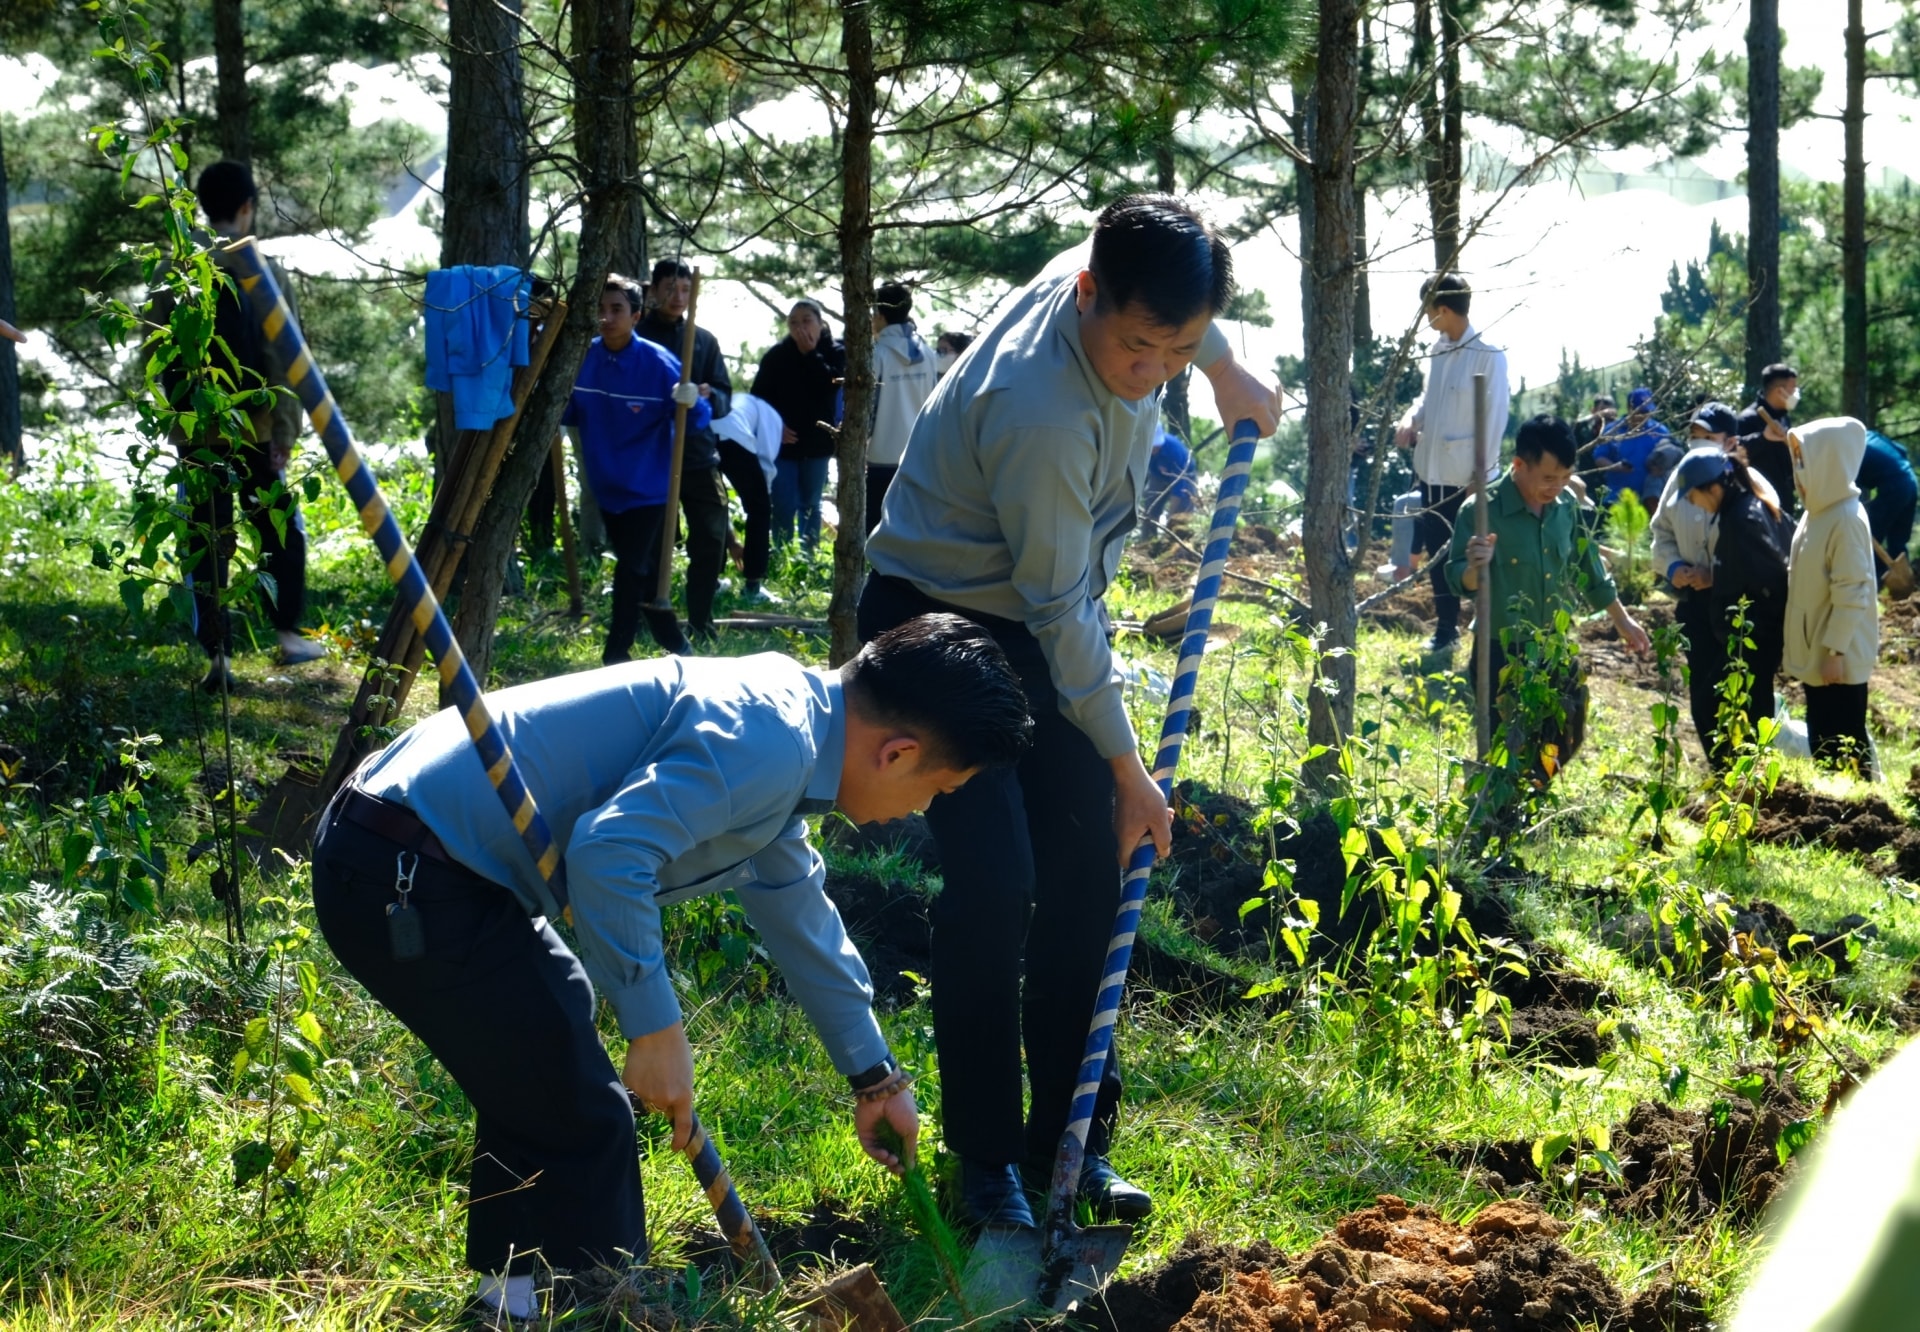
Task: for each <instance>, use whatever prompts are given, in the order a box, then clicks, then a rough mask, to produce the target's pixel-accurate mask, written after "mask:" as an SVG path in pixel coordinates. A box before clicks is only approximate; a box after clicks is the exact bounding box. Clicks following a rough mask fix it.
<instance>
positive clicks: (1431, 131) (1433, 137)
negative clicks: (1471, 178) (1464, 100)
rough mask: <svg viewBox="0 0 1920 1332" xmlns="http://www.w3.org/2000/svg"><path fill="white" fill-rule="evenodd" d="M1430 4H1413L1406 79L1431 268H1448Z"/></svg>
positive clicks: (1442, 149)
mask: <svg viewBox="0 0 1920 1332" xmlns="http://www.w3.org/2000/svg"><path fill="white" fill-rule="evenodd" d="M1434 49H1435V43H1434V37H1433V0H1414V4H1413V37H1412V42H1411V45H1410V47H1409V50H1408V55H1407V77H1408V79H1409V80H1410V81H1411V82H1412V83H1413V85H1414V87H1415V88H1417V89H1418V96H1417V98H1416V102H1417V104H1418V106H1419V110H1420V145H1421V160H1422V164H1423V166H1424V167H1425V170H1426V176H1427V222H1428V226H1429V227H1431V229H1432V231H1433V266H1434V268H1435V270H1436V271H1437V270H1439V269H1443V268H1445V267H1446V266H1447V261H1448V259H1449V258H1450V257H1451V255H1452V253H1453V249H1452V246H1451V244H1449V243H1445V242H1443V241H1442V239H1441V232H1442V230H1443V228H1442V226H1441V212H1440V198H1441V194H1442V186H1441V179H1442V177H1443V176H1444V175H1445V170H1444V165H1443V162H1444V158H1445V156H1446V145H1445V136H1444V134H1443V133H1442V132H1441V126H1440V65H1439V62H1438V61H1436V60H1435V59H1434Z"/></svg>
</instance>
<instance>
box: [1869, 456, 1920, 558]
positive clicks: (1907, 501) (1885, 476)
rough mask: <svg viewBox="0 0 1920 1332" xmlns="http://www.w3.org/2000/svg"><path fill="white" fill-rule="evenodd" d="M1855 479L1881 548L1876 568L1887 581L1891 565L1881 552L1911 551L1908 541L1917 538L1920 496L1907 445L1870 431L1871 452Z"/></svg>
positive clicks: (1876, 554)
mask: <svg viewBox="0 0 1920 1332" xmlns="http://www.w3.org/2000/svg"><path fill="white" fill-rule="evenodd" d="M1853 482H1854V484H1855V485H1857V486H1859V487H1860V493H1861V495H1863V496H1865V498H1866V507H1867V526H1868V527H1869V528H1871V529H1872V531H1873V540H1874V543H1875V544H1876V545H1877V546H1878V547H1879V550H1876V551H1875V552H1874V560H1875V567H1876V568H1877V569H1878V570H1879V572H1880V578H1881V579H1882V580H1884V579H1885V578H1886V576H1887V569H1888V567H1889V566H1888V565H1887V564H1886V563H1885V562H1882V561H1881V560H1880V553H1879V552H1880V551H1885V552H1886V553H1887V557H1888V559H1890V560H1898V559H1899V558H1900V557H1901V556H1902V555H1905V554H1906V553H1907V544H1908V543H1909V542H1910V541H1912V540H1913V511H1914V502H1915V500H1916V499H1920V485H1916V483H1915V481H1914V475H1913V463H1912V462H1911V461H1910V460H1909V459H1908V457H1907V450H1906V446H1905V445H1903V444H1900V443H1898V442H1896V441H1894V440H1891V439H1888V438H1887V437H1886V436H1885V435H1883V434H1881V433H1880V432H1879V431H1877V430H1869V431H1868V432H1867V451H1866V454H1865V455H1864V456H1863V457H1862V458H1861V459H1860V471H1859V474H1858V475H1856V476H1855V477H1854V478H1853Z"/></svg>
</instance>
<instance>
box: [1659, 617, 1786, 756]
mask: <svg viewBox="0 0 1920 1332" xmlns="http://www.w3.org/2000/svg"><path fill="white" fill-rule="evenodd" d="M1769 609H1771V610H1773V611H1775V612H1778V611H1779V610H1780V609H1781V603H1780V602H1778V601H1773V602H1771V607H1769V606H1767V605H1764V604H1763V605H1760V606H1757V607H1754V608H1751V609H1749V611H1748V612H1747V614H1748V618H1749V620H1752V619H1753V618H1754V617H1755V616H1757V615H1763V614H1766V613H1767V611H1768V610H1769ZM1674 618H1675V619H1676V620H1677V621H1679V624H1680V628H1681V630H1682V631H1684V632H1685V634H1686V636H1687V703H1688V706H1689V710H1690V711H1691V712H1692V713H1693V729H1694V731H1695V732H1697V733H1698V734H1699V736H1700V748H1701V750H1702V751H1703V752H1705V754H1706V756H1707V764H1708V766H1710V767H1715V768H1719V767H1724V766H1725V765H1726V764H1727V762H1728V761H1729V760H1730V759H1731V757H1732V756H1731V755H1730V754H1728V753H1727V752H1726V747H1725V746H1724V745H1723V744H1722V743H1721V741H1720V735H1719V731H1720V684H1721V682H1722V681H1723V680H1725V679H1726V678H1727V676H1728V675H1730V674H1731V673H1732V671H1733V668H1734V666H1735V664H1736V662H1738V663H1740V664H1744V665H1745V667H1746V669H1747V670H1748V671H1749V672H1751V673H1752V675H1753V682H1752V685H1751V687H1750V688H1749V690H1748V693H1747V706H1746V708H1745V709H1744V711H1745V712H1746V715H1747V735H1748V737H1749V738H1750V739H1751V738H1755V737H1757V736H1758V734H1759V726H1760V719H1761V718H1762V717H1771V716H1773V679H1774V677H1775V676H1776V675H1778V674H1779V673H1780V654H1781V649H1782V642H1781V636H1780V629H1779V627H1778V626H1777V625H1760V624H1753V625H1751V626H1750V628H1749V632H1748V635H1747V636H1748V637H1749V638H1751V639H1752V640H1753V647H1752V648H1751V649H1748V648H1742V649H1740V656H1739V657H1738V658H1736V657H1734V656H1732V655H1730V654H1729V652H1728V650H1727V643H1728V640H1729V639H1731V638H1732V636H1733V635H1732V632H1731V631H1730V630H1726V629H1725V628H1724V625H1721V624H1720V623H1719V621H1720V617H1719V615H1718V613H1717V612H1716V611H1715V609H1714V607H1713V605H1712V603H1710V602H1708V601H1707V600H1706V599H1705V598H1702V597H1698V596H1692V595H1688V596H1685V597H1682V598H1681V600H1680V603H1679V605H1678V606H1677V607H1676V609H1675V613H1674ZM1773 618H1774V619H1778V618H1779V617H1778V615H1777V614H1776V615H1774V616H1773ZM1717 626H1718V627H1717Z"/></svg>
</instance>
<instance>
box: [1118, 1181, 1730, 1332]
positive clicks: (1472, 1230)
mask: <svg viewBox="0 0 1920 1332" xmlns="http://www.w3.org/2000/svg"><path fill="white" fill-rule="evenodd" d="M1561 1229H1562V1227H1561V1225H1560V1223H1559V1222H1558V1221H1556V1220H1554V1219H1553V1218H1552V1217H1551V1216H1548V1215H1547V1214H1546V1213H1545V1212H1543V1211H1542V1210H1540V1208H1538V1207H1537V1206H1535V1205H1534V1204H1532V1203H1528V1202H1514V1201H1509V1202H1499V1203H1495V1204H1494V1205H1493V1206H1491V1207H1489V1208H1487V1209H1486V1210H1485V1211H1483V1212H1481V1213H1480V1215H1478V1216H1477V1217H1475V1218H1474V1219H1473V1220H1472V1221H1471V1222H1469V1223H1468V1224H1467V1225H1465V1226H1456V1225H1454V1224H1452V1223H1451V1222H1449V1221H1446V1220H1445V1219H1443V1218H1442V1217H1441V1216H1440V1214H1439V1213H1438V1212H1436V1211H1434V1210H1433V1209H1432V1208H1430V1207H1424V1206H1420V1205H1416V1204H1410V1203H1407V1202H1405V1201H1404V1200H1402V1199H1400V1198H1396V1197H1393V1196H1391V1195H1382V1196H1381V1198H1380V1199H1379V1201H1378V1202H1377V1203H1376V1204H1375V1205H1374V1206H1372V1207H1368V1208H1363V1209H1362V1210H1360V1211H1357V1212H1354V1213H1352V1214H1350V1215H1348V1216H1346V1217H1344V1218H1343V1219H1341V1220H1340V1221H1339V1222H1338V1223H1337V1224H1336V1225H1335V1226H1334V1228H1333V1230H1332V1231H1331V1232H1330V1233H1329V1234H1328V1235H1327V1236H1326V1237H1325V1238H1323V1239H1322V1240H1321V1241H1320V1242H1319V1243H1318V1244H1316V1245H1314V1247H1313V1248H1312V1249H1310V1250H1308V1252H1307V1253H1306V1254H1305V1255H1303V1256H1302V1257H1300V1258H1299V1259H1297V1260H1293V1261H1286V1260H1284V1259H1280V1260H1276V1258H1275V1255H1274V1254H1273V1251H1272V1248H1271V1246H1269V1245H1258V1246H1255V1247H1253V1248H1249V1249H1242V1250H1233V1249H1224V1250H1223V1249H1220V1248H1218V1247H1214V1246H1204V1245H1197V1244H1195V1243H1194V1242H1192V1241H1189V1243H1188V1244H1187V1245H1185V1246H1183V1247H1182V1248H1181V1249H1180V1251H1179V1252H1177V1253H1176V1254H1175V1255H1174V1259H1173V1261H1172V1262H1171V1263H1169V1264H1168V1266H1167V1267H1166V1268H1163V1269H1161V1270H1160V1271H1158V1272H1152V1273H1148V1274H1146V1275H1144V1276H1142V1277H1136V1278H1131V1279H1129V1280H1126V1281H1120V1282H1116V1283H1114V1285H1113V1286H1112V1287H1111V1288H1110V1289H1109V1290H1108V1292H1107V1296H1106V1300H1105V1303H1104V1306H1103V1307H1101V1308H1098V1309H1096V1310H1094V1311H1093V1313H1092V1315H1091V1316H1090V1318H1089V1320H1088V1321H1089V1322H1091V1323H1092V1324H1094V1325H1097V1326H1100V1327H1110V1328H1113V1329H1115V1332H1362V1330H1363V1329H1364V1330H1367V1332H1371V1330H1372V1329H1391V1330H1393V1332H1442V1329H1460V1330H1461V1332H1467V1330H1468V1329H1471V1330H1472V1332H1509V1330H1511V1332H1522V1330H1526V1329H1540V1330H1541V1332H1547V1330H1548V1329H1567V1330H1568V1332H1572V1329H1575V1328H1579V1327H1586V1326H1592V1325H1595V1324H1600V1325H1608V1324H1615V1325H1617V1324H1618V1322H1619V1321H1621V1320H1623V1319H1624V1320H1626V1321H1627V1322H1628V1325H1629V1326H1631V1327H1634V1328H1640V1327H1645V1328H1647V1329H1650V1330H1651V1329H1654V1328H1681V1327H1685V1328H1695V1327H1704V1324H1703V1323H1681V1322H1678V1321H1676V1320H1674V1319H1672V1318H1668V1317H1663V1314H1664V1313H1665V1312H1666V1311H1668V1310H1671V1309H1672V1308H1673V1307H1674V1306H1675V1305H1676V1303H1678V1302H1677V1301H1675V1300H1674V1298H1673V1296H1672V1293H1671V1292H1672V1288H1671V1287H1667V1288H1665V1289H1660V1290H1655V1289H1650V1290H1649V1292H1648V1293H1647V1295H1649V1296H1651V1299H1648V1298H1647V1297H1646V1296H1643V1297H1641V1298H1636V1299H1635V1300H1633V1301H1628V1300H1626V1299H1624V1298H1623V1297H1622V1296H1621V1294H1620V1292H1619V1290H1617V1289H1616V1288H1615V1287H1614V1285H1613V1283H1612V1282H1610V1281H1608V1280H1607V1278H1606V1276H1605V1274H1603V1273H1602V1272H1601V1271H1600V1269H1599V1268H1597V1267H1595V1266H1594V1265H1593V1264H1592V1263H1591V1262H1588V1261H1587V1260H1586V1259H1584V1258H1580V1257H1578V1256H1576V1255H1575V1254H1573V1253H1571V1252H1570V1251H1569V1250H1567V1249H1566V1248H1565V1247H1564V1246H1563V1245H1562V1244H1561V1243H1560V1242H1559V1239H1558V1236H1559V1235H1560V1233H1561ZM1189 1290H1193V1291H1194V1292H1195V1293H1194V1294H1193V1295H1192V1297H1191V1299H1189V1298H1187V1292H1188V1291H1189ZM1643 1306H1644V1307H1643Z"/></svg>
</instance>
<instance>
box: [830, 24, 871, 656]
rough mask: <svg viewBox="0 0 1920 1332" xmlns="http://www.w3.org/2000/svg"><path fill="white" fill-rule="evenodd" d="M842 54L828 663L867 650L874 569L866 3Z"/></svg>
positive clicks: (847, 31)
mask: <svg viewBox="0 0 1920 1332" xmlns="http://www.w3.org/2000/svg"><path fill="white" fill-rule="evenodd" d="M840 51H841V55H842V56H843V57H844V58H845V60H846V62H847V123H846V128H845V129H844V131H843V132H842V134H841V136H840V278H841V300H842V302H843V303H844V304H845V307H846V321H847V327H846V348H847V384H846V412H845V415H843V416H842V417H841V422H840V438H839V444H838V447H837V448H836V449H835V452H834V458H835V460H836V462H837V464H838V467H839V472H840V487H839V490H838V491H837V492H836V493H835V496H834V504H835V506H836V507H837V508H838V509H839V511H840V523H839V527H838V529H837V530H836V531H835V532H834V537H833V597H832V599H831V600H830V601H829V603H828V606H827V626H828V632H829V634H830V636H831V644H830V647H829V651H828V660H830V661H831V662H832V663H833V664H834V665H836V666H838V665H839V664H840V663H842V662H844V661H846V660H848V659H849V658H851V657H852V656H853V655H854V654H855V653H857V652H859V650H860V634H859V631H858V629H857V627H856V624H855V612H856V610H857V609H858V606H859V600H860V586H861V584H862V582H863V581H864V580H865V577H866V568H867V437H868V435H869V433H870V427H871V426H872V423H873V392H874V385H873V117H874V102H875V99H876V96H877V91H878V86H879V79H878V76H877V75H876V74H875V72H874V66H873V20H872V11H871V9H870V8H869V6H868V4H867V0H840Z"/></svg>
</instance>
